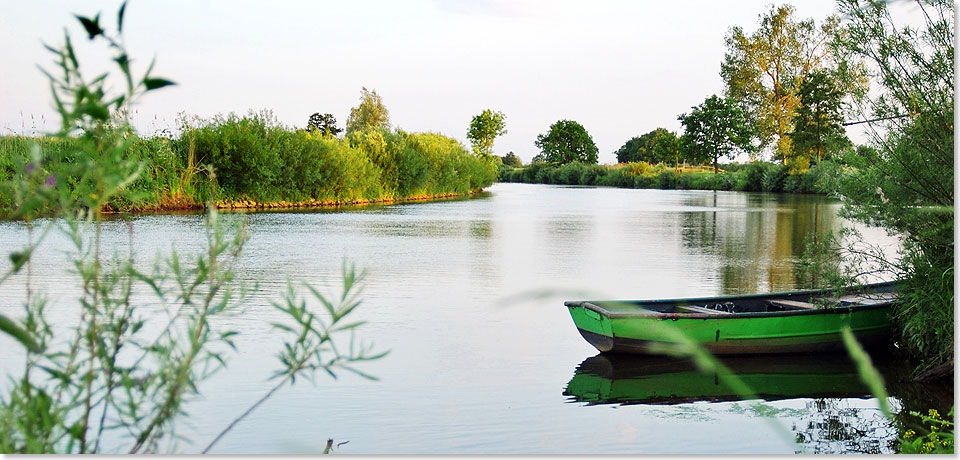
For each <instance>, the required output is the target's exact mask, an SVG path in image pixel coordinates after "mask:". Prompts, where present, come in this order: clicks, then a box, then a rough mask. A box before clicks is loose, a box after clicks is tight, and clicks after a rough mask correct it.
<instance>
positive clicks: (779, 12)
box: [720, 5, 865, 162]
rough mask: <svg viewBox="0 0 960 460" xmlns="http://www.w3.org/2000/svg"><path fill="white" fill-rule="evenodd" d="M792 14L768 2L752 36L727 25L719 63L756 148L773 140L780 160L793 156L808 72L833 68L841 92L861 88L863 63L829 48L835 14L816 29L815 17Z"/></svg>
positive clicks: (791, 9)
mask: <svg viewBox="0 0 960 460" xmlns="http://www.w3.org/2000/svg"><path fill="white" fill-rule="evenodd" d="M795 12H796V11H795V9H794V7H793V6H791V5H781V6H774V5H771V6H770V10H769V11H768V12H767V13H766V14H763V15H761V16H760V27H759V28H758V29H757V30H756V31H755V32H754V33H753V34H749V35H748V34H746V33H745V32H744V30H743V29H742V28H741V27H733V28H731V29H730V32H729V33H728V34H727V36H726V46H727V52H726V54H725V55H724V62H723V64H722V65H721V67H720V75H721V77H722V78H723V80H724V84H725V87H726V89H725V92H726V95H727V96H728V97H730V98H732V99H733V100H735V101H737V102H738V104H740V105H742V106H743V107H744V108H745V109H746V113H747V117H748V119H749V120H750V123H751V125H753V126H754V127H755V129H756V134H757V135H758V137H759V139H760V146H761V147H767V146H769V145H771V144H773V145H774V158H776V159H778V160H781V161H784V162H786V161H787V160H788V159H790V158H791V155H792V150H793V148H792V141H793V139H792V138H791V137H790V136H789V133H791V132H793V124H794V117H795V115H796V114H797V110H798V109H799V108H800V107H801V105H802V103H803V102H802V100H801V98H800V95H799V89H800V85H801V84H802V83H803V81H805V80H806V79H807V78H809V76H810V74H811V73H813V72H816V71H819V70H826V69H832V70H831V71H832V72H833V73H834V74H836V75H837V76H838V80H839V81H840V82H842V83H843V84H842V85H840V86H839V88H840V89H841V93H842V95H844V96H846V95H859V94H862V93H863V92H864V91H865V89H864V84H865V80H864V69H863V66H862V65H861V63H860V62H859V61H858V60H854V59H843V58H840V57H838V56H837V55H836V54H835V49H834V48H833V47H831V46H828V41H829V40H828V39H829V37H831V36H832V34H834V33H835V32H836V30H837V28H838V21H839V20H838V18H837V17H830V18H827V19H826V20H825V21H824V22H823V23H822V24H821V25H820V27H819V28H818V27H817V26H816V23H815V22H814V21H813V19H806V20H800V19H797V18H796V17H795Z"/></svg>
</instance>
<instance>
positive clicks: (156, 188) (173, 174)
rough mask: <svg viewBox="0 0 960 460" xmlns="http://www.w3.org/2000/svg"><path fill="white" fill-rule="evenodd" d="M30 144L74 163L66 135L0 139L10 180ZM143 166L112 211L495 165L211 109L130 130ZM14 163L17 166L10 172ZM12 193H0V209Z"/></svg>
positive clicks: (440, 144)
mask: <svg viewBox="0 0 960 460" xmlns="http://www.w3.org/2000/svg"><path fill="white" fill-rule="evenodd" d="M34 145H38V146H39V147H40V150H41V151H42V152H43V153H42V161H41V163H40V164H41V167H42V168H44V172H45V173H49V174H51V175H54V176H57V177H62V176H63V175H65V174H67V172H66V171H67V170H68V168H67V166H68V165H70V164H72V163H75V159H74V158H73V152H74V151H75V150H78V149H77V148H76V147H77V141H76V140H73V139H54V138H39V139H38V138H31V137H21V136H3V137H0V177H2V178H3V179H5V180H9V179H11V178H13V177H14V176H15V175H16V174H20V172H22V171H24V170H25V168H26V167H27V166H26V165H27V164H28V163H30V161H31V148H32V146H34ZM127 152H128V153H127V154H128V157H129V158H131V159H135V160H137V161H139V162H140V163H141V164H142V166H143V170H142V172H141V174H140V175H139V176H138V177H137V178H136V180H134V181H133V182H132V183H130V184H129V185H128V186H127V188H128V189H129V191H133V192H137V193H136V195H137V197H138V199H136V200H127V199H117V200H114V201H111V202H110V206H111V207H112V208H113V209H114V210H118V211H160V210H175V209H194V208H201V207H202V204H203V203H205V202H207V201H208V200H212V201H213V202H214V203H216V205H217V206H218V207H224V208H284V207H316V206H330V205H343V204H362V203H373V202H393V201H407V200H422V199H430V198H440V197H451V196H462V195H467V194H469V193H473V192H476V191H479V190H481V189H483V188H484V187H487V186H489V185H490V184H492V183H493V182H494V181H495V180H496V174H497V170H496V166H495V165H494V164H493V163H492V161H490V160H485V159H482V158H480V157H478V156H476V155H473V154H471V153H470V152H468V151H467V149H466V148H464V147H463V146H462V145H461V144H460V143H459V142H458V141H457V140H456V139H453V138H450V137H446V136H443V135H441V134H435V133H407V132H404V131H401V130H397V131H393V132H389V131H384V130H375V129H371V130H366V131H360V132H355V133H352V134H351V135H350V136H347V137H345V138H337V137H333V136H329V135H323V134H321V133H318V132H306V131H302V130H292V129H289V128H286V127H284V126H281V125H279V124H277V123H276V122H274V121H273V120H272V119H270V118H269V117H268V116H263V115H252V116H247V117H237V116H233V115H231V116H227V117H216V118H214V119H212V120H209V121H206V122H202V123H199V124H196V125H193V126H185V127H184V129H183V131H182V133H181V135H180V136H179V137H177V138H174V139H168V138H163V137H152V138H136V139H134V140H133V141H132V145H131V146H130V148H129V149H128V150H127ZM18 171H20V172H18ZM14 200H15V198H14V196H13V195H12V192H11V189H10V188H6V187H5V188H4V189H3V192H2V193H0V211H9V210H10V209H11V207H12V206H13V202H14Z"/></svg>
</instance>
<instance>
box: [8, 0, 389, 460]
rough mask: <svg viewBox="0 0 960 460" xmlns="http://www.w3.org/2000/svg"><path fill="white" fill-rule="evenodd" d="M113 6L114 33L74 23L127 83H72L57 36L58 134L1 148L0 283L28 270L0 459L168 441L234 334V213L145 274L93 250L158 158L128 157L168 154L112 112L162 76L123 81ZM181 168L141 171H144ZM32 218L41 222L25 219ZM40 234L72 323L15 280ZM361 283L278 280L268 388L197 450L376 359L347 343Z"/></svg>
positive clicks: (65, 48) (71, 61) (221, 363)
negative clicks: (10, 235) (301, 381)
mask: <svg viewBox="0 0 960 460" xmlns="http://www.w3.org/2000/svg"><path fill="white" fill-rule="evenodd" d="M125 8H126V4H124V5H123V6H121V7H120V11H119V13H118V19H117V29H116V30H117V31H116V33H114V34H110V33H108V32H107V31H105V30H104V29H103V28H102V27H101V25H100V16H99V15H97V16H95V17H93V18H87V17H81V16H78V19H79V20H80V22H81V24H82V25H83V26H84V29H85V30H86V32H87V34H88V35H89V38H90V40H91V41H95V42H97V43H102V42H105V43H106V44H107V45H108V47H109V50H110V51H111V52H112V53H113V62H114V63H116V64H117V65H118V67H119V70H120V73H121V75H122V76H123V77H125V80H126V82H127V85H126V88H125V91H124V92H123V93H120V94H111V93H110V91H109V88H110V86H108V85H107V84H106V81H107V80H106V76H104V77H96V78H93V79H87V77H86V76H85V75H83V74H82V73H81V72H80V65H79V63H78V59H77V56H76V54H75V52H74V49H73V47H72V45H71V42H70V37H69V35H67V36H66V38H65V43H64V45H62V47H61V48H59V49H55V48H52V47H50V50H51V51H53V52H54V53H55V54H56V55H57V57H58V61H57V62H58V64H59V66H60V69H59V72H56V76H54V73H50V74H48V75H49V78H50V83H51V89H52V92H53V97H54V100H55V102H56V105H57V110H58V112H59V114H60V116H61V117H62V120H63V123H62V125H61V126H62V129H61V131H60V132H59V133H58V136H57V138H56V139H51V140H44V141H42V142H33V140H28V139H23V138H13V139H6V140H5V141H4V142H5V143H6V144H8V145H12V146H13V147H15V148H19V149H26V150H27V151H28V153H27V154H26V155H22V156H18V157H16V158H14V161H13V162H12V163H10V162H9V159H8V160H7V162H6V163H5V164H4V168H6V169H8V170H12V177H13V180H12V183H11V184H10V188H11V193H10V194H9V195H8V199H9V200H10V201H9V203H10V205H11V207H12V213H11V215H10V217H11V218H14V219H20V220H22V221H23V222H25V224H26V227H27V232H28V235H29V240H28V243H27V244H26V246H25V247H22V248H19V249H17V250H12V251H11V252H10V253H9V254H7V255H8V256H9V258H10V260H11V261H12V262H13V264H12V267H11V268H10V269H9V270H8V271H7V272H6V273H2V274H0V283H3V282H6V281H8V280H10V279H11V277H12V276H13V275H15V274H17V273H18V272H20V271H21V270H24V269H25V270H26V272H27V274H28V277H27V282H26V285H25V288H26V300H25V302H24V304H23V316H22V318H18V319H11V318H8V317H6V316H3V315H0V332H2V333H4V334H7V335H9V336H10V337H12V338H13V339H14V340H16V341H17V342H18V343H19V344H21V345H22V346H23V349H24V353H25V360H24V361H25V364H24V367H23V374H22V375H20V376H11V378H10V380H9V382H8V386H6V387H4V390H3V392H2V393H0V453H5V454H6V453H17V454H34V453H118V452H128V453H149V452H157V451H159V450H160V449H167V448H168V446H169V445H171V443H172V442H173V441H175V440H177V439H179V438H182V437H183V433H182V432H179V431H177V425H178V423H177V422H178V421H180V417H181V416H182V415H184V414H185V413H186V411H185V408H186V406H187V405H188V403H189V402H190V401H191V400H193V399H195V398H196V397H197V396H198V391H199V388H200V383H201V382H202V381H204V380H206V379H207V378H209V377H210V376H211V375H213V374H214V373H216V372H217V371H218V370H221V369H223V368H224V367H225V366H226V365H227V364H226V362H227V361H226V360H227V359H228V358H229V357H230V356H231V354H232V353H231V350H235V349H236V348H235V345H234V341H235V340H236V336H237V334H238V333H239V332H238V331H234V330H228V329H225V328H224V327H223V324H224V322H223V321H221V318H223V317H225V316H228V315H233V314H236V313H238V312H239V311H240V306H241V305H242V304H243V302H244V300H245V299H246V298H247V293H248V292H249V290H248V289H247V288H246V287H245V286H243V285H242V284H241V283H239V282H238V281H237V272H236V268H235V266H236V262H237V260H238V258H239V256H240V254H241V251H242V248H243V245H244V242H245V241H246V240H247V238H248V234H247V233H246V231H245V223H244V221H243V220H242V219H241V218H235V219H224V218H223V217H221V216H219V215H218V214H217V212H216V209H215V208H213V207H212V206H211V207H209V208H210V209H209V212H208V214H207V219H206V227H205V233H206V243H207V244H206V248H205V250H201V251H199V252H198V253H196V254H190V255H187V256H181V255H180V254H178V253H176V252H172V253H170V254H169V255H166V256H162V257H158V258H157V259H156V262H155V264H154V265H153V266H152V267H150V268H148V269H147V270H142V269H139V268H137V266H136V265H137V264H135V263H134V260H133V242H132V241H131V242H130V245H131V248H130V249H131V250H130V253H129V255H128V256H123V255H120V254H116V253H115V255H114V256H112V257H108V256H105V255H104V253H105V252H106V251H109V249H108V248H104V247H102V246H101V233H102V226H101V222H102V217H103V211H104V209H106V208H107V207H108V206H110V205H111V204H112V203H117V202H135V201H137V200H138V197H137V195H140V193H138V191H137V187H134V186H133V184H136V183H137V182H138V181H139V180H140V178H141V177H143V176H145V175H146V176H149V175H148V174H144V173H145V171H147V170H149V169H150V168H161V169H162V168H163V167H164V165H163V164H162V162H161V161H160V160H157V161H149V160H148V161H143V160H141V155H142V153H143V152H149V154H148V155H153V156H156V157H157V158H159V157H161V156H162V155H167V154H169V153H170V152H171V151H170V150H169V148H167V147H164V146H167V145H168V144H167V143H165V142H162V140H160V139H153V140H141V139H137V138H136V137H135V136H133V135H132V129H131V127H130V126H129V124H128V122H127V120H126V119H125V118H123V114H125V113H126V112H127V109H128V108H129V107H130V106H131V104H133V103H134V102H135V101H136V100H137V99H138V98H139V97H140V96H142V95H143V94H145V93H148V92H150V91H153V90H156V89H159V88H161V87H163V86H168V85H170V84H172V82H170V81H168V80H165V79H160V78H155V77H152V76H150V73H149V70H148V71H147V73H146V74H145V75H144V76H143V77H136V78H135V77H134V75H133V73H132V71H131V67H130V62H131V61H132V60H130V59H129V58H128V57H127V53H126V49H125V48H124V46H123V45H122V44H123V40H122V38H121V30H122V27H123V13H124V10H125ZM85 68H86V67H85ZM151 68H152V66H151ZM171 158H174V156H172V155H171ZM171 161H173V160H171ZM183 172H184V170H182V169H181V170H175V171H173V172H171V173H170V174H161V173H156V172H155V174H154V175H153V176H152V177H151V178H150V180H167V179H168V177H167V176H170V177H173V176H175V175H176V174H182V173H183ZM212 178H213V175H212V174H211V180H212ZM41 215H52V216H55V217H56V219H45V220H37V217H39V216H41ZM53 231H62V232H64V233H65V236H66V237H67V241H68V242H69V243H68V247H67V248H58V249H60V250H63V251H65V252H67V254H68V257H69V258H70V262H69V263H70V266H71V267H73V270H71V273H72V274H73V275H74V276H76V285H77V286H79V287H81V288H82V291H81V293H80V295H79V298H78V299H77V303H76V308H75V310H73V311H76V312H77V316H76V318H75V320H74V321H71V319H70V318H62V317H60V316H62V315H57V316H58V317H57V318H53V317H52V316H53V315H52V314H51V313H50V312H49V311H48V310H47V297H46V295H45V294H44V293H42V292H35V291H33V290H32V289H31V286H30V281H29V273H30V270H31V265H32V260H31V259H32V254H34V253H35V252H36V250H37V249H38V247H39V246H40V245H41V244H43V242H44V240H45V238H46V237H47V236H48V235H49V234H50V233H51V232H53ZM6 249H8V248H5V250H6ZM361 281H362V274H359V273H357V272H356V270H354V269H353V268H352V267H350V266H348V265H347V264H344V269H343V282H342V286H343V291H342V293H341V294H339V295H337V296H336V297H332V298H333V299H336V300H328V297H327V296H325V295H324V294H322V293H320V292H319V291H318V290H317V289H315V288H313V287H311V286H309V285H307V286H302V287H301V286H293V285H290V286H288V289H287V293H286V295H285V296H284V298H283V299H282V301H280V302H277V303H276V304H275V306H276V308H277V309H278V311H279V312H280V315H279V318H278V321H277V322H275V323H273V326H274V327H275V328H276V329H277V334H278V337H282V341H283V345H282V347H281V349H280V350H278V358H279V363H278V364H279V366H278V369H277V370H276V372H275V373H274V375H273V378H274V379H275V380H276V383H275V384H274V386H273V387H272V388H271V389H269V390H268V391H267V392H266V393H265V395H264V396H263V397H262V398H261V399H260V400H259V401H257V402H256V403H255V404H253V406H251V407H250V408H249V409H248V410H247V411H246V412H244V413H243V414H242V415H240V416H239V417H238V418H237V419H235V420H234V421H233V422H232V423H229V424H227V426H226V427H225V428H224V430H223V432H221V433H220V435H219V436H217V437H216V438H215V439H214V440H212V441H211V442H210V443H209V444H208V445H207V448H206V449H205V450H204V452H206V451H208V450H209V449H210V448H211V447H213V445H214V444H215V443H216V442H217V441H218V440H219V439H220V438H221V437H222V436H223V435H224V434H225V433H226V432H228V431H229V430H231V429H232V428H233V427H234V426H236V424H237V423H239V422H240V421H241V420H242V419H243V418H244V417H246V416H247V415H248V414H250V413H251V412H252V411H253V410H254V409H256V408H257V407H258V406H259V405H261V404H262V403H263V402H264V401H266V400H267V399H269V398H270V397H271V396H272V395H273V394H275V392H276V391H278V390H279V389H281V388H282V387H284V386H286V385H288V384H292V383H293V382H294V381H295V379H296V378H298V377H301V378H302V377H306V378H310V379H312V378H313V377H315V375H316V374H319V373H327V374H329V375H333V376H335V372H338V371H340V370H347V371H352V372H355V373H358V374H360V375H361V376H365V377H366V375H365V374H363V373H362V372H359V371H358V370H356V369H354V368H353V363H356V362H360V361H365V360H370V359H377V358H379V357H382V356H383V353H379V354H378V353H373V352H372V351H371V348H370V347H369V346H367V345H365V344H362V343H358V342H357V341H355V340H354V337H353V336H352V333H353V332H354V331H355V330H356V329H357V328H358V327H360V326H361V323H358V322H354V320H353V316H352V313H353V312H354V311H355V310H356V308H357V306H358V305H359V303H360V300H359V292H360V290H359V289H360V283H361ZM301 291H307V292H308V294H307V295H303V294H301V293H300V292H301ZM143 296H147V297H148V298H146V299H145V298H143ZM135 299H139V300H135ZM158 308H159V309H161V310H162V311H158ZM58 311H59V310H58ZM67 311H70V310H67ZM51 321H54V322H55V323H51ZM64 321H66V323H64ZM64 325H69V327H67V328H64V327H63V326H64ZM55 330H56V334H55V333H54V331H55ZM345 335H351V337H350V341H349V344H346V343H342V342H343V337H344V336H345ZM371 378H372V377H371Z"/></svg>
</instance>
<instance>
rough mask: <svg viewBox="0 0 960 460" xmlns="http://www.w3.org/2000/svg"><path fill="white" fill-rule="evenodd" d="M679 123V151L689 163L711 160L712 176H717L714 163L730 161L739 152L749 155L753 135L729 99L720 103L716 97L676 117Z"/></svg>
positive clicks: (742, 116) (735, 105) (741, 113)
mask: <svg viewBox="0 0 960 460" xmlns="http://www.w3.org/2000/svg"><path fill="white" fill-rule="evenodd" d="M677 118H678V119H679V120H680V122H681V123H683V136H681V137H680V150H682V151H683V152H684V154H683V157H684V158H686V159H688V160H690V161H691V162H696V163H702V162H705V161H708V160H713V172H714V174H716V173H717V169H718V168H717V160H718V159H719V158H720V157H726V158H728V159H730V160H732V159H734V158H735V157H736V154H737V153H740V152H752V151H753V150H754V148H753V144H751V143H750V138H751V137H752V135H753V131H751V129H750V127H749V125H748V124H747V120H746V118H745V117H744V114H743V111H742V110H740V107H738V106H737V104H736V103H735V102H734V101H733V100H731V99H722V98H719V97H717V95H716V94H714V95H712V96H710V97H708V98H707V99H706V100H705V101H703V103H702V104H700V105H698V106H696V107H693V110H692V111H691V112H690V113H689V114H683V115H680V116H679V117H677Z"/></svg>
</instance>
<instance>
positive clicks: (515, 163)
mask: <svg viewBox="0 0 960 460" xmlns="http://www.w3.org/2000/svg"><path fill="white" fill-rule="evenodd" d="M503 164H504V166H512V167H514V168H521V167H523V161H520V157H518V156H517V154H515V153H513V152H510V153H508V154H507V155H506V156H504V157H503Z"/></svg>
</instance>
